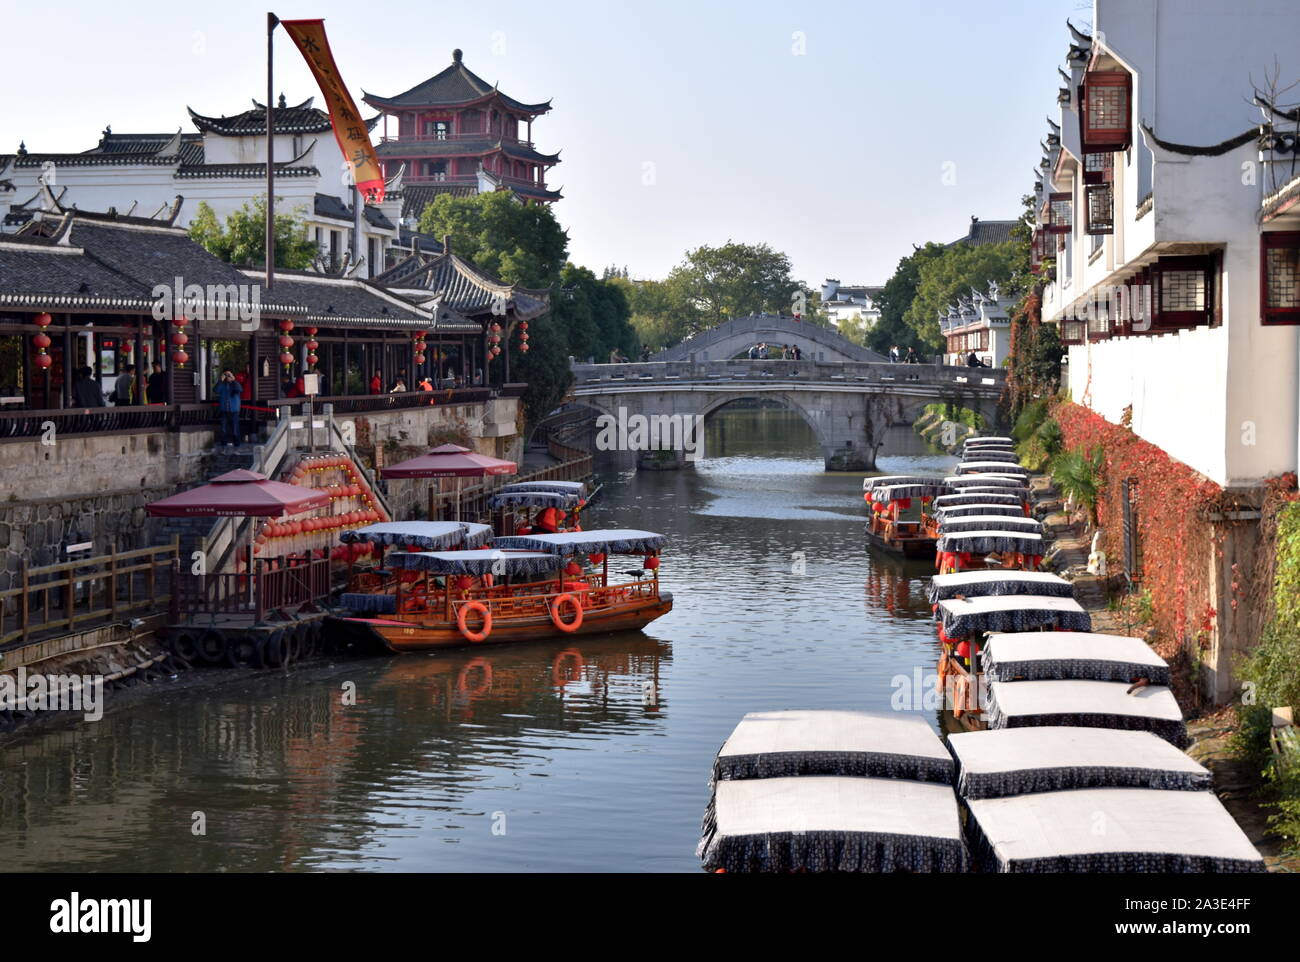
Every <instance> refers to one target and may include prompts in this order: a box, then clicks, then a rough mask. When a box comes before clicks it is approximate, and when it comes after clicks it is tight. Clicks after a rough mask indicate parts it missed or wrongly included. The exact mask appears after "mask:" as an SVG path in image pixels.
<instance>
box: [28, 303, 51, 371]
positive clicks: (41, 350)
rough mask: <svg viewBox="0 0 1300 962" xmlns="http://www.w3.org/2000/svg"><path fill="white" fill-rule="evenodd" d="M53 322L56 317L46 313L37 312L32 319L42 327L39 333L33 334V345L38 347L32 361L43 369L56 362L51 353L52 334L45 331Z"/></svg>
mask: <svg viewBox="0 0 1300 962" xmlns="http://www.w3.org/2000/svg"><path fill="white" fill-rule="evenodd" d="M53 322H54V318H52V317H50V315H49V314H44V313H42V314H37V315H36V317H35V318H34V319H33V321H32V323H34V324H35V325H36V326H37V327H39V328H40V329H41V330H40V332H39V333H38V334H34V335H33V336H32V346H33V347H35V348H36V356H35V357H34V358H32V363H34V364H35V365H36V366H37V367H39V368H41V369H42V370H44V369H46V368H48V367H49V366H50V365H51V364H53V363H54V358H52V357H50V355H49V346H50V336H49V335H48V334H46V333H45V329H46V328H47V327H49V326H50V324H52V323H53Z"/></svg>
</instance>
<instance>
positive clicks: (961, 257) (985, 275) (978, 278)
mask: <svg viewBox="0 0 1300 962" xmlns="http://www.w3.org/2000/svg"><path fill="white" fill-rule="evenodd" d="M1020 254H1021V251H1020V243H1019V242H1018V241H1015V240H1010V241H1006V242H1005V243H1002V244H983V245H980V246H978V247H972V246H968V245H966V244H957V245H955V246H953V247H949V248H946V249H945V250H944V252H943V253H942V254H939V255H938V256H935V257H931V258H928V259H927V260H925V261H924V262H923V263H922V264H921V265H920V268H919V272H918V281H917V285H916V296H915V297H914V298H913V299H912V303H911V305H910V306H909V307H908V309H907V313H906V314H905V315H904V320H905V321H907V324H908V326H909V327H911V328H912V330H913V331H914V332H915V334H916V336H917V337H918V338H920V339H921V341H922V342H923V343H924V344H925V346H926V347H927V348H928V349H929V350H930V351H931V352H932V353H938V352H939V351H941V350H942V349H943V338H942V336H941V335H940V333H939V314H940V312H942V313H945V314H946V313H947V312H948V306H949V305H950V304H953V303H955V302H956V300H957V299H958V298H959V297H966V296H968V295H969V294H970V292H971V288H975V289H976V290H980V291H983V290H984V289H985V288H987V287H988V284H989V282H990V281H996V282H997V283H998V285H999V286H1000V287H1002V286H1005V285H1007V284H1008V282H1009V281H1010V280H1011V277H1012V274H1013V272H1014V270H1015V267H1016V264H1017V263H1018V260H1019V257H1020Z"/></svg>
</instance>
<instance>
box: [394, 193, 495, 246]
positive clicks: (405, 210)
mask: <svg viewBox="0 0 1300 962" xmlns="http://www.w3.org/2000/svg"><path fill="white" fill-rule="evenodd" d="M477 193H478V187H476V186H475V185H473V184H406V185H405V186H403V187H402V189H401V191H400V196H401V198H402V218H403V219H405V218H407V217H414V218H416V219H419V217H420V215H421V214H423V213H424V208H425V207H427V206H428V205H429V204H432V203H433V200H434V198H435V197H437V196H438V195H439V194H451V196H453V197H473V196H474V195H475V194H477ZM438 250H439V251H441V250H442V248H441V247H439V248H438Z"/></svg>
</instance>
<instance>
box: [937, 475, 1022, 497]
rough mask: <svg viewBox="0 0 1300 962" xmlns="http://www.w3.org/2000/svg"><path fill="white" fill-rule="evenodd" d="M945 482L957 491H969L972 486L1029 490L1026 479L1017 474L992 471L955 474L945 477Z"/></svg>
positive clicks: (978, 488) (977, 487)
mask: <svg viewBox="0 0 1300 962" xmlns="http://www.w3.org/2000/svg"><path fill="white" fill-rule="evenodd" d="M943 483H944V484H947V485H950V486H951V487H953V488H955V489H957V492H958V493H960V492H962V491H967V490H969V489H970V488H975V489H976V490H984V489H986V488H1017V489H1021V490H1023V491H1025V493H1026V494H1028V492H1029V488H1028V486H1027V485H1026V484H1025V479H1024V478H1022V477H1021V476H1019V475H1016V474H994V473H992V472H983V473H981V474H960V475H953V476H952V477H947V478H944V479H943Z"/></svg>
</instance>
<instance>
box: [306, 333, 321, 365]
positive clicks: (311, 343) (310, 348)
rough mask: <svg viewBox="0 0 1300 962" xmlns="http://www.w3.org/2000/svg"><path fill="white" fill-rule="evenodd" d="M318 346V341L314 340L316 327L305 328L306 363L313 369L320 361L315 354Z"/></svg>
mask: <svg viewBox="0 0 1300 962" xmlns="http://www.w3.org/2000/svg"><path fill="white" fill-rule="evenodd" d="M319 347H320V341H318V340H316V328H314V327H309V328H307V365H308V366H309V367H311V368H313V369H314V368H315V367H316V365H317V364H319V363H320V358H319V357H318V356H317V355H316V350H317V349H318V348H319Z"/></svg>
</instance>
